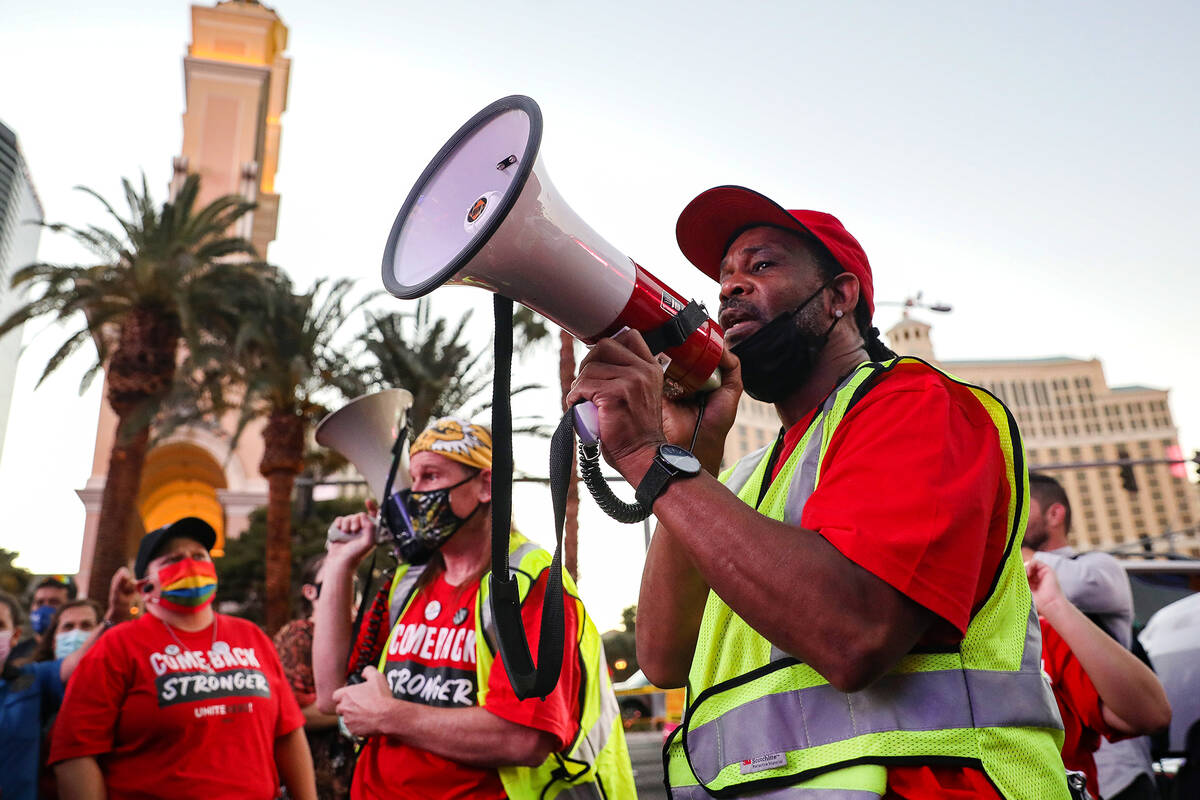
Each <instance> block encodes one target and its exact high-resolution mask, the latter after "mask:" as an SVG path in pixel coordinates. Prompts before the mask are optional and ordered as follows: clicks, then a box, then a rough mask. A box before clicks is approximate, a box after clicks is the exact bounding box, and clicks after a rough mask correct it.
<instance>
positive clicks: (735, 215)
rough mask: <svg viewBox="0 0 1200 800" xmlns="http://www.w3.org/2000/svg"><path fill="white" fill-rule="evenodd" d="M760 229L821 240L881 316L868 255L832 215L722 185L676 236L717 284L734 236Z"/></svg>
mask: <svg viewBox="0 0 1200 800" xmlns="http://www.w3.org/2000/svg"><path fill="white" fill-rule="evenodd" d="M756 225H776V226H778V227H780V228H790V229H792V230H796V231H803V232H805V233H808V234H810V235H812V236H814V237H816V239H817V241H819V242H820V243H821V244H823V245H825V249H827V250H828V251H829V253H830V255H832V256H833V257H834V259H835V260H836V261H837V262H838V263H839V264H841V266H842V269H844V270H846V272H849V273H850V274H851V275H853V276H854V277H856V278H858V285H859V290H858V291H859V296H860V297H862V298H863V299H864V300H866V302H867V309H868V310H869V311H870V312H871V314H872V315H874V314H875V282H874V279H873V278H872V276H871V264H870V262H869V261H867V254H866V253H865V252H864V251H863V249H862V245H860V244H859V243H858V240H857V239H855V238H854V237H853V236H851V235H850V231H848V230H846V228H845V226H844V225H842V223H841V222H840V221H839V220H838V218H837V217H835V216H833V215H832V214H826V213H825V212H823V211H802V210H792V211H789V210H788V209H785V208H784V207H783V206H781V205H779V204H778V203H776V202H775V201H774V200H772V199H771V198H769V197H766V196H765V195H761V194H759V193H758V192H756V191H754V190H753V189H747V188H746V187H744V186H717V187H715V188H712V189H709V190H708V191H706V192H701V193H700V194H699V195H698V196H697V197H696V199H694V200H692V202H690V203H688V204H687V208H685V209H683V213H682V214H680V215H679V222H678V223H676V225H675V238H676V239H677V240H678V241H679V249H680V250H682V251H683V254H684V255H685V256H686V257H687V260H688V261H691V262H692V263H693V264H695V265H696V267H697V268H698V269H699V270H700V271H701V272H703V273H704V274H705V275H707V276H708V277H710V278H712V279H713V280H720V278H719V277H718V276H719V275H720V272H721V259H723V258H725V251H726V250H728V249H729V245H731V244H732V243H733V239H734V237H735V236H736V235H737V234H739V233H740V232H742V231H744V230H745V229H747V228H752V227H754V226H756Z"/></svg>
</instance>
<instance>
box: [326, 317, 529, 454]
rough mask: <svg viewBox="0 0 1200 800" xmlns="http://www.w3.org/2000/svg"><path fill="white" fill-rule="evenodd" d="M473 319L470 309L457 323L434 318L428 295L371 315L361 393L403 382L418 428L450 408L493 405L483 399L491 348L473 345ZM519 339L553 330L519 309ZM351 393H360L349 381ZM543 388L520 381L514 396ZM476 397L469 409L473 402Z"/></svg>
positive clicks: (525, 341) (414, 425)
mask: <svg viewBox="0 0 1200 800" xmlns="http://www.w3.org/2000/svg"><path fill="white" fill-rule="evenodd" d="M470 319H471V312H470V311H469V310H468V311H467V312H466V313H464V314H463V315H462V316H461V317H460V318H459V320H458V322H457V323H456V324H455V325H453V327H451V325H450V323H449V321H447V320H446V319H444V318H441V317H439V318H437V319H433V318H432V315H431V312H430V307H429V301H428V300H427V299H426V298H422V299H420V300H418V301H417V304H416V306H415V308H414V310H413V311H411V312H396V311H394V312H391V313H389V314H385V315H382V316H374V315H368V323H369V324H368V326H367V330H365V331H364V332H363V333H362V334H361V335H360V336H359V343H360V345H361V347H362V348H363V351H364V355H365V359H364V363H365V366H364V368H363V369H362V370H361V371H360V372H359V373H358V380H359V381H360V386H359V388H358V389H357V390H356V391H357V393H361V392H364V391H367V390H368V388H373V389H387V388H392V387H399V388H403V389H407V390H408V391H409V392H411V393H412V396H413V405H412V409H410V410H409V412H408V419H409V423H410V425H411V427H412V430H414V431H421V430H424V428H425V426H426V425H428V424H429V422H430V420H434V419H437V418H438V417H441V416H445V415H446V414H463V415H465V416H468V417H471V416H474V415H475V414H477V413H479V412H480V411H483V410H485V409H486V408H488V407H489V406H490V404H491V403H490V400H488V399H483V398H484V396H485V394H486V392H487V390H488V388H489V387H490V386H491V385H492V361H491V358H490V357H488V356H489V353H490V350H491V348H490V347H489V348H486V349H479V350H478V352H472V350H473V348H472V346H471V345H470V343H469V342H467V341H466V338H465V335H466V326H467V323H468V322H469V321H470ZM514 326H515V328H516V331H517V341H519V342H521V343H522V344H528V343H531V342H533V341H536V340H537V339H538V338H540V337H544V336H546V335H547V332H546V328H545V326H544V325H543V324H541V323H540V321H539V320H538V319H537V318H534V317H532V316H530V315H529V314H526V315H521V314H520V313H518V314H517V315H516V316H515V317H514ZM345 388H346V392H347V394H351V393H355V391H351V388H350V387H349V386H346V387H345ZM533 388H537V385H536V384H524V385H521V386H517V387H514V388H513V390H512V394H513V395H514V396H516V395H518V394H520V393H522V392H525V391H528V390H530V389H533ZM472 403H474V404H475V405H474V406H472V407H471V408H470V409H469V410H466V411H464V410H463V409H465V408H467V406H468V405H470V404H472ZM542 431H543V429H542V426H540V425H526V426H519V427H517V428H514V432H516V433H540V432H542Z"/></svg>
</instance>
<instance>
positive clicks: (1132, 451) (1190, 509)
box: [726, 318, 1200, 556]
mask: <svg viewBox="0 0 1200 800" xmlns="http://www.w3.org/2000/svg"><path fill="white" fill-rule="evenodd" d="M887 339H888V343H889V345H890V346H891V347H892V349H894V350H896V351H897V352H899V353H903V354H906V355H915V356H918V357H920V358H924V359H926V360H928V361H933V362H935V363H938V365H939V366H941V367H942V368H944V369H946V370H947V371H948V372H950V373H952V374H954V375H956V376H957V377H960V378H962V379H964V380H967V381H970V382H972V383H975V384H977V385H979V386H982V387H983V388H985V389H987V390H989V391H991V392H992V393H993V394H995V395H996V396H998V397H999V398H1000V399H1001V400H1003V401H1004V403H1005V404H1006V405H1007V406H1008V407H1009V409H1011V410H1012V412H1013V415H1014V416H1015V417H1016V420H1017V424H1018V425H1019V426H1020V429H1021V433H1022V436H1023V438H1024V442H1025V451H1026V456H1027V458H1028V460H1029V465H1030V469H1034V470H1036V469H1037V468H1038V467H1048V466H1051V465H1063V464H1080V463H1086V462H1094V461H1115V460H1117V459H1121V458H1129V459H1135V460H1138V459H1167V458H1178V457H1179V453H1180V450H1179V434H1178V431H1177V430H1176V428H1175V424H1174V422H1173V421H1172V418H1171V410H1170V406H1169V405H1168V403H1167V395H1168V392H1167V390H1165V389H1151V388H1147V387H1144V386H1116V387H1110V386H1109V385H1108V382H1107V381H1106V380H1105V377H1104V369H1103V366H1102V365H1101V363H1100V361H1099V360H1097V359H1092V360H1087V361H1085V360H1080V359H1075V358H1067V357H1065V356H1060V357H1052V358H1035V359H1013V360H1003V361H947V362H937V361H936V358H935V356H934V352H933V345H932V341H931V339H930V326H929V325H927V324H925V323H923V322H920V321H919V320H915V319H911V318H905V319H903V320H901V321H900V322H899V323H898V324H897V325H895V326H894V327H893V328H892V329H891V330H889V331H888V332H887ZM778 432H779V418H778V417H777V416H776V415H775V410H774V408H773V407H771V406H768V405H765V404H763V403H759V402H757V401H755V400H752V399H751V398H749V397H746V396H743V397H742V401H741V404H740V406H739V408H738V419H737V423H736V424H735V425H734V427H733V429H732V430H731V431H730V434H729V439H728V440H727V442H726V462H727V463H732V462H733V461H734V460H735V459H737V458H739V457H740V456H741V455H744V454H745V453H748V452H751V451H753V450H755V449H757V448H759V447H762V446H764V445H766V444H769V443H770V442H771V441H772V440H773V439H774V437H775V436H776V434H777V433H778ZM1047 472H1049V474H1052V475H1054V476H1055V477H1056V478H1058V479H1059V480H1060V481H1061V482H1062V484H1063V486H1064V488H1065V489H1066V491H1067V494H1068V496H1069V497H1070V498H1071V508H1072V515H1073V519H1072V531H1071V538H1072V543H1073V544H1074V545H1075V546H1076V547H1077V548H1078V549H1080V550H1116V551H1121V552H1135V551H1141V550H1143V549H1144V546H1143V545H1142V544H1141V542H1142V540H1143V539H1149V540H1152V541H1151V542H1150V543H1149V544H1148V545H1146V546H1148V547H1150V548H1151V549H1152V550H1153V551H1154V552H1158V553H1165V552H1176V553H1181V554H1185V555H1189V556H1200V491H1197V487H1196V486H1195V485H1194V484H1193V483H1192V482H1191V480H1190V478H1189V477H1188V475H1187V472H1186V471H1185V470H1183V469H1180V468H1179V467H1176V468H1175V470H1174V471H1173V470H1172V468H1171V467H1170V466H1168V465H1166V464H1154V465H1143V464H1138V465H1135V466H1134V467H1133V472H1134V477H1135V479H1136V481H1137V486H1138V491H1137V492H1136V493H1130V492H1127V491H1126V490H1125V489H1124V488H1123V487H1122V480H1121V475H1120V470H1119V468H1118V467H1115V466H1105V467H1081V468H1076V469H1070V468H1067V469H1061V468H1059V469H1053V470H1047Z"/></svg>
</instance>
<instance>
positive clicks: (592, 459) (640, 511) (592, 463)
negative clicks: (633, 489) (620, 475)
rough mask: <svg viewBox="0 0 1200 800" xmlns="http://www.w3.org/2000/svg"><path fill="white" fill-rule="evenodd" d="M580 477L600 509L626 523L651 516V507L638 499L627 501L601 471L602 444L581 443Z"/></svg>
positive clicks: (639, 520)
mask: <svg viewBox="0 0 1200 800" xmlns="http://www.w3.org/2000/svg"><path fill="white" fill-rule="evenodd" d="M579 477H580V478H582V479H583V483H584V485H585V486H587V488H588V491H589V492H591V493H592V497H593V498H594V499H595V501H596V505H598V506H600V510H601V511H603V512H604V513H605V514H608V516H610V517H612V518H613V519H615V520H616V521H617V522H621V523H624V524H626V525H629V524H632V523H634V522H641V521H642V520H644V519H645V518H646V517H648V516H650V509H648V508H646V507H645V506H643V505H642V504H641V503H639V502H638V501H636V500H634V501H633V502H632V503H626V502H625V501H624V500H622V499H621V498H619V497H617V496H616V495H615V494H614V493H613V490H612V488H611V487H610V486H609V485H608V481H606V480H605V479H604V474H603V473H601V472H600V445H599V444H584V443H583V442H580V443H579Z"/></svg>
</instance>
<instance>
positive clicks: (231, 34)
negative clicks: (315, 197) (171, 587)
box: [78, 0, 291, 586]
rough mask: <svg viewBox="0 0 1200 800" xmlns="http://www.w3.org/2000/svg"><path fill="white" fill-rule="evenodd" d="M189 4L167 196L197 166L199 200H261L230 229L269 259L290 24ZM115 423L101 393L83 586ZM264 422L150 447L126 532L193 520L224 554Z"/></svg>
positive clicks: (233, 7)
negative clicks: (177, 144) (180, 110)
mask: <svg viewBox="0 0 1200 800" xmlns="http://www.w3.org/2000/svg"><path fill="white" fill-rule="evenodd" d="M191 11H192V41H191V44H190V45H189V46H188V51H187V55H186V56H184V59H183V79H184V92H185V97H186V110H185V111H184V114H183V146H182V148H181V151H180V155H179V156H177V157H176V158H175V160H174V176H173V178H172V185H171V192H172V194H174V193H175V191H177V189H178V187H179V186H180V185H181V184H182V183H183V181H184V180H185V179H186V177H187V175H188V174H189V173H195V174H198V175H200V194H199V196H198V198H197V201H196V202H197V208H199V207H202V206H203V205H205V204H207V203H210V202H212V201H213V200H215V199H217V198H218V197H221V196H223V195H227V194H240V195H242V196H244V197H246V198H248V199H250V200H253V201H255V202H256V203H257V204H258V205H257V208H256V209H255V210H254V211H252V212H251V213H249V214H247V215H246V216H245V217H243V218H242V219H241V220H239V222H238V229H237V230H236V231H235V232H236V233H237V234H238V235H240V236H242V237H244V238H246V239H249V240H250V241H251V242H252V243H253V244H254V246H255V249H256V250H257V251H258V254H259V255H260V256H261V257H262V258H264V259H266V258H267V255H268V253H267V250H268V247H269V245H270V243H271V242H272V241H273V240H274V238H275V231H276V225H277V222H278V215H279V194H278V193H277V192H276V191H275V176H276V171H277V169H278V167H279V145H280V134H281V130H282V129H281V120H280V117H281V115H282V114H283V112H284V109H285V108H286V106H287V91H288V76H289V74H290V71H291V60H290V59H289V58H287V57H286V56H285V55H284V50H285V48H286V47H287V37H288V29H287V27H286V26H285V25H284V24H283V22H282V21H281V20H280V18H279V16H278V15H277V14H276V13H275V12H274V11H272V10H271V9H270V8H268V7H266V6H264V5H262V4H261V3H259V2H257V1H256V0H224V1H223V2H219V3H217V5H216V6H215V7H207V6H192V9H191ZM105 397H106V398H107V388H106V391H105ZM116 423H117V418H116V414H114V413H113V410H112V408H111V407H110V406H109V404H108V402H107V399H105V400H104V401H102V403H101V408H100V419H99V423H98V425H97V429H96V448H95V454H94V456H93V460H92V474H91V477H89V479H88V481H87V484H86V486H85V487H84V488H83V489H80V490H79V491H78V494H79V497H80V499H81V500H82V501H83V504H84V507H85V508H86V509H87V517H86V522H85V527H84V543H83V552H82V554H81V557H80V574H79V584H80V585H81V586H87V584H88V577H89V572H90V568H91V561H92V553H93V551H94V549H95V541H96V532H97V529H98V526H99V522H100V501H101V497H102V494H103V491H104V483H105V480H106V475H107V472H108V462H109V457H110V454H111V451H112V446H113V437H114V436H115V434H116ZM263 424H264V423H263V422H262V421H256V422H254V423H251V424H250V425H249V426H247V428H246V430H244V431H243V432H242V435H241V437H240V438H239V440H238V446H237V447H236V448H232V449H231V447H230V442H231V433H232V431H233V430H234V429H235V428H236V419H235V418H234V417H233V416H232V415H231V417H230V418H229V419H227V420H225V421H224V424H223V425H222V426H221V428H220V429H217V430H209V429H202V428H187V429H183V430H181V431H179V432H177V433H175V434H174V435H172V436H171V437H170V439H168V440H167V441H164V442H161V443H159V444H157V445H156V446H155V447H154V448H153V449H151V450H150V451H149V452H148V453H147V454H146V462H145V466H144V467H143V470H142V485H141V490H140V492H139V495H138V511H139V518H138V520H137V521H136V525H135V527H138V528H140V530H138V531H132V532H131V535H139V534H140V532H141V530H153V529H154V528H157V527H159V526H161V525H164V524H167V523H169V522H173V521H174V520H176V519H179V518H180V517H184V516H196V517H200V518H201V519H204V520H205V521H207V522H208V523H209V524H211V525H212V526H213V528H214V529H215V530H216V531H217V544H216V547H214V548H213V554H214V555H215V556H218V557H220V556H221V555H223V551H224V544H225V540H226V538H227V537H228V538H237V537H238V536H240V535H241V534H242V532H244V531H245V530H246V528H247V527H249V524H250V512H251V511H253V510H254V509H255V508H258V507H259V506H263V505H265V504H266V501H267V482H266V479H265V478H263V477H262V475H261V474H259V470H258V467H259V463H260V461H261V460H262V455H263V444H262V427H263Z"/></svg>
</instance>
